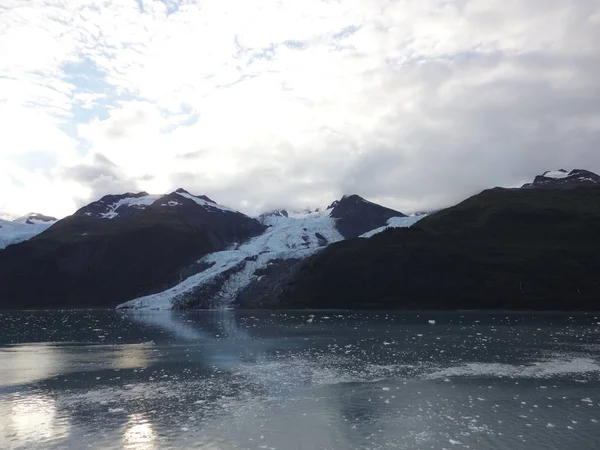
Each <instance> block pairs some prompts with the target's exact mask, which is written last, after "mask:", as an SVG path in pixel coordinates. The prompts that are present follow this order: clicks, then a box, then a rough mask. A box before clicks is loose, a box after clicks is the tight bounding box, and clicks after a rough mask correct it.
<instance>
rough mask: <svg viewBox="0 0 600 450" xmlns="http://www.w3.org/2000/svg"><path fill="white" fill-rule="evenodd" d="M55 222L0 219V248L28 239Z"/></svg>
mask: <svg viewBox="0 0 600 450" xmlns="http://www.w3.org/2000/svg"><path fill="white" fill-rule="evenodd" d="M53 224H54V222H42V221H40V222H39V223H38V222H36V223H34V224H29V223H18V222H8V221H6V220H2V219H0V249H3V248H5V247H7V246H9V245H11V244H18V243H19V242H23V241H27V240H29V239H31V238H32V237H34V236H37V235H38V234H40V233H41V232H42V231H45V230H47V229H48V228H50V227H51V226H52V225H53Z"/></svg>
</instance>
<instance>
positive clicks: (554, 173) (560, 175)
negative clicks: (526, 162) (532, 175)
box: [542, 169, 570, 179]
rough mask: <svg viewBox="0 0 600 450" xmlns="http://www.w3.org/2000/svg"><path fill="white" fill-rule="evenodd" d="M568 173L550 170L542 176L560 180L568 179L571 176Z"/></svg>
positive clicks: (561, 170) (562, 170)
mask: <svg viewBox="0 0 600 450" xmlns="http://www.w3.org/2000/svg"><path fill="white" fill-rule="evenodd" d="M569 173H570V172H568V171H566V170H564V169H560V170H549V171H547V172H544V173H543V174H542V176H543V177H546V178H555V179H560V178H567V177H568V176H569Z"/></svg>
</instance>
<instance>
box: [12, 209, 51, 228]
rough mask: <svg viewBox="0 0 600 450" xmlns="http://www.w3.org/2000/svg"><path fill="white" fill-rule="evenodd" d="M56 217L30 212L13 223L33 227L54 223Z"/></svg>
mask: <svg viewBox="0 0 600 450" xmlns="http://www.w3.org/2000/svg"><path fill="white" fill-rule="evenodd" d="M56 221H57V219H56V217H52V216H46V215H44V214H40V213H35V212H31V213H29V214H25V215H24V216H23V217H19V218H18V219H15V220H13V222H17V223H26V224H28V225H35V224H39V223H52V222H56Z"/></svg>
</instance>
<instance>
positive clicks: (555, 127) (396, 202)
mask: <svg viewBox="0 0 600 450" xmlns="http://www.w3.org/2000/svg"><path fill="white" fill-rule="evenodd" d="M599 42H600V0H527V1H524V0H485V1H484V0H410V1H409V0H340V1H331V0H302V1H298V0H289V1H288V0H253V1H247V0H198V1H194V0H162V1H159V0H114V1H113V0H2V2H1V3H0V212H3V213H8V214H16V215H19V214H24V213H27V212H30V211H36V212H41V213H45V214H50V215H55V216H57V217H62V216H65V215H68V214H71V213H72V212H74V211H75V209H76V208H78V207H80V206H82V205H84V204H86V203H88V202H90V201H93V200H96V199H98V198H99V197H101V196H102V195H105V194H108V193H123V192H130V191H142V190H145V191H147V192H150V193H166V192H170V191H172V190H174V189H176V188H178V187H183V188H185V189H187V190H188V191H190V192H192V193H194V194H205V195H208V196H209V197H211V198H212V199H214V200H216V201H217V202H218V203H222V204H225V205H228V206H231V207H234V208H237V209H239V210H241V211H243V212H246V213H249V214H255V213H258V212H261V211H265V210H268V209H272V208H279V207H289V208H300V207H307V206H312V207H315V206H326V205H327V204H328V203H331V201H333V200H334V199H336V198H339V197H341V195H342V194H351V193H357V194H359V195H362V196H363V197H366V198H368V199H369V200H371V201H376V202H378V203H381V204H384V205H386V206H389V207H393V208H396V209H398V210H400V211H403V212H413V211H417V210H427V209H436V208H440V207H444V206H449V205H451V204H453V203H456V202H458V201H460V200H462V199H464V198H466V197H468V196H470V195H472V194H475V193H477V192H479V191H481V190H482V189H485V188H488V187H492V186H507V187H508V186H516V185H519V184H520V183H524V182H527V181H530V180H531V179H532V178H533V177H534V176H535V175H536V174H539V173H542V172H544V171H545V170H550V169H557V168H568V169H569V168H586V169H589V170H592V171H595V172H600V76H598V74H599V73H600V45H598V43H599Z"/></svg>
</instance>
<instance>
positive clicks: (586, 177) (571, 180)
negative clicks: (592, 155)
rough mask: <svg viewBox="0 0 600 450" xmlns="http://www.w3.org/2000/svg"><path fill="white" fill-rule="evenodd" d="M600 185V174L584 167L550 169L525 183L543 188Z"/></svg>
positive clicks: (527, 185)
mask: <svg viewBox="0 0 600 450" xmlns="http://www.w3.org/2000/svg"><path fill="white" fill-rule="evenodd" d="M596 185H600V176H598V175H597V174H595V173H593V172H590V171H589V170H584V169H573V170H571V171H568V170H565V169H558V170H548V171H546V172H544V173H543V174H542V175H538V176H536V177H535V179H534V180H533V183H527V184H525V185H523V188H525V189H530V188H543V189H572V188H576V187H580V186H596Z"/></svg>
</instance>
